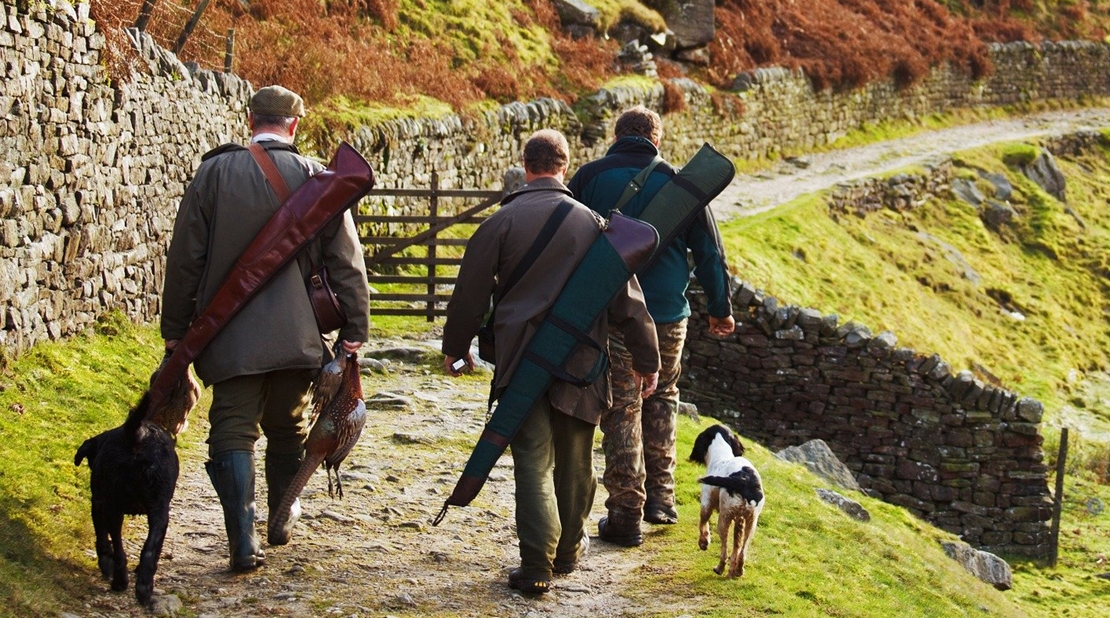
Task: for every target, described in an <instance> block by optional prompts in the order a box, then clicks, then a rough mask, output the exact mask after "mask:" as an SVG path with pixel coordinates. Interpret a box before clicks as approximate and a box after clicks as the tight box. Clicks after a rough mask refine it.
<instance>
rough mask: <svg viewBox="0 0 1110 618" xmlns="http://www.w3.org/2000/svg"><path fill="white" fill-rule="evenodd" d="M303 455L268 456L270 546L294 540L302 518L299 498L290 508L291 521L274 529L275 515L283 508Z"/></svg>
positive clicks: (267, 536)
mask: <svg viewBox="0 0 1110 618" xmlns="http://www.w3.org/2000/svg"><path fill="white" fill-rule="evenodd" d="M301 459H302V456H301V455H271V454H269V453H267V454H266V491H267V492H268V493H267V495H266V506H267V507H269V511H268V515H267V517H268V518H269V524H268V525H267V526H266V542H268V543H269V544H270V545H285V544H286V543H288V542H289V540H290V539H292V538H293V526H294V525H295V524H296V523H297V520H298V519H300V518H301V501H300V499H299V498H298V499H297V500H294V501H293V506H291V507H290V508H289V519H288V520H286V522H285V525H284V526H282V527H281V528H274V526H273V522H274V513H276V512H277V509H278V508H279V507H280V506H281V501H282V499H283V498H285V492H286V490H288V489H289V484H290V483H292V482H293V477H295V476H297V471H298V470H300V468H301Z"/></svg>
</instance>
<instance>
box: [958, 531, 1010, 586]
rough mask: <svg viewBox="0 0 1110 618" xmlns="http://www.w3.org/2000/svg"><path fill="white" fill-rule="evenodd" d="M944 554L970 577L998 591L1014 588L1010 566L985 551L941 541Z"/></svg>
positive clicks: (962, 544) (966, 545)
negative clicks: (970, 575) (961, 566)
mask: <svg viewBox="0 0 1110 618" xmlns="http://www.w3.org/2000/svg"><path fill="white" fill-rule="evenodd" d="M941 546H943V547H944V553H946V554H948V557H949V558H952V559H953V560H955V561H956V562H959V563H960V564H962V565H963V566H964V568H965V569H967V571H968V572H969V573H971V574H972V575H974V576H976V577H978V578H979V579H981V580H983V581H985V582H987V583H988V584H990V585H992V586H994V587H995V588H997V589H999V590H1009V589H1010V588H1013V587H1014V577H1013V574H1012V573H1011V572H1010V565H1009V564H1007V563H1006V561H1005V560H1003V559H1002V558H999V557H998V556H996V555H994V554H992V553H990V552H985V551H980V550H978V549H975V548H974V547H972V546H970V545H968V544H966V543H956V542H952V541H943V542H941Z"/></svg>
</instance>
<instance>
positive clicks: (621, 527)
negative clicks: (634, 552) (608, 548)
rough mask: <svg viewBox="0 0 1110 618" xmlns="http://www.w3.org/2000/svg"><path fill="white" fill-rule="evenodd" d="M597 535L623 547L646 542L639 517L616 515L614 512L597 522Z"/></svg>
mask: <svg viewBox="0 0 1110 618" xmlns="http://www.w3.org/2000/svg"><path fill="white" fill-rule="evenodd" d="M597 537H598V538H599V539H601V540H602V541H605V542H606V543H612V544H614V545H620V546H621V547H636V546H638V545H642V544H643V542H644V535H643V533H642V532H640V518H639V517H635V518H627V517H616V516H613V515H612V513H610V516H609V517H602V518H601V521H599V522H597Z"/></svg>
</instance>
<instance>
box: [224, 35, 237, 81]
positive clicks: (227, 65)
mask: <svg viewBox="0 0 1110 618" xmlns="http://www.w3.org/2000/svg"><path fill="white" fill-rule="evenodd" d="M234 55H235V28H228V29H227V47H226V48H225V51H224V73H230V72H231V59H232V58H233V57H234Z"/></svg>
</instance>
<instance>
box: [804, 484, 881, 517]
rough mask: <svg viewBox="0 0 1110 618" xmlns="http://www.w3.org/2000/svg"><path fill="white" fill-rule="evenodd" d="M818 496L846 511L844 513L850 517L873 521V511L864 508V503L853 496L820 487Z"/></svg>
mask: <svg viewBox="0 0 1110 618" xmlns="http://www.w3.org/2000/svg"><path fill="white" fill-rule="evenodd" d="M817 497H818V498H821V500H823V501H825V502H828V503H829V504H831V505H833V506H835V507H836V508H838V509H840V510H841V511H844V513H846V514H847V515H848V517H851V518H852V519H854V520H856V521H862V522H869V521H871V513H869V512H868V511H867V509H865V508H863V505H862V504H860V503H859V502H856V501H855V500H852V499H851V498H847V497H845V496H842V495H841V494H838V493H836V492H835V491H832V490H831V489H818V490H817Z"/></svg>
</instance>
